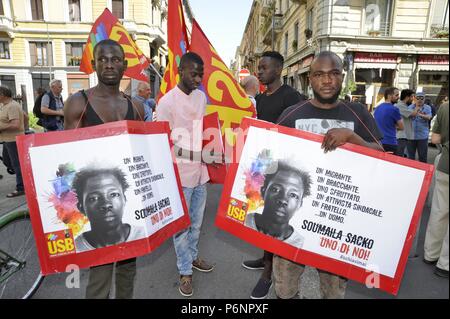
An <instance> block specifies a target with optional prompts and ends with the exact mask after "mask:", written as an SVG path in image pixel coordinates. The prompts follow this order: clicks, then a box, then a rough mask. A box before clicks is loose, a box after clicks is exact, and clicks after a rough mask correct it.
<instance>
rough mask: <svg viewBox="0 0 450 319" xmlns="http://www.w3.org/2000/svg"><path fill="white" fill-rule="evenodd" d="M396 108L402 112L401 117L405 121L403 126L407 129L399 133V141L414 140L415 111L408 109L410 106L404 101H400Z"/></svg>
mask: <svg viewBox="0 0 450 319" xmlns="http://www.w3.org/2000/svg"><path fill="white" fill-rule="evenodd" d="M395 106H396V107H398V109H399V111H400V115H401V116H402V119H403V126H404V127H405V128H404V129H403V130H400V131H397V139H399V138H406V139H407V140H412V139H413V138H414V130H413V123H412V118H411V114H412V113H413V111H414V110H410V109H408V105H406V103H405V102H403V101H398V103H397V104H395Z"/></svg>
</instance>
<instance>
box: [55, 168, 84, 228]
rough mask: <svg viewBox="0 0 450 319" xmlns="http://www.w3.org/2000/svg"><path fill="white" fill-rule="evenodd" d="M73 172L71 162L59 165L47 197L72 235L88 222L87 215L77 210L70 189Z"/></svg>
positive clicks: (76, 201)
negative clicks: (50, 191) (51, 191)
mask: <svg viewBox="0 0 450 319" xmlns="http://www.w3.org/2000/svg"><path fill="white" fill-rule="evenodd" d="M75 173H76V171H75V168H74V166H73V164H70V163H67V164H61V165H59V166H58V171H57V172H56V179H54V180H53V181H52V185H53V193H52V194H51V195H50V196H49V198H48V201H49V202H50V203H52V204H53V206H54V207H55V209H56V216H57V218H58V220H59V221H61V222H63V223H64V224H66V225H67V226H68V227H69V228H70V229H71V230H72V234H73V236H77V235H78V234H79V233H80V232H81V231H82V229H83V227H84V225H86V223H87V222H88V219H87V217H86V216H85V215H84V214H82V213H81V212H80V211H79V210H78V208H77V203H78V199H77V195H76V193H75V192H74V191H73V190H72V182H73V179H74V177H75Z"/></svg>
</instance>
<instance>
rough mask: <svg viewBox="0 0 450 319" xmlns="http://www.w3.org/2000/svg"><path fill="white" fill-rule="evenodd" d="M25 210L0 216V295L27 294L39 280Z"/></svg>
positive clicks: (40, 280)
mask: <svg viewBox="0 0 450 319" xmlns="http://www.w3.org/2000/svg"><path fill="white" fill-rule="evenodd" d="M40 271H41V268H40V266H39V259H38V254H37V250H36V244H35V240H34V236H33V230H32V228H31V221H30V216H29V214H28V212H27V211H21V212H12V213H7V214H6V215H3V216H1V217H0V298H7V299H18V298H22V299H26V298H31V296H32V295H33V294H34V292H35V291H36V290H37V289H38V288H39V285H40V284H41V282H42V280H43V278H44V277H43V276H42V275H41V273H40Z"/></svg>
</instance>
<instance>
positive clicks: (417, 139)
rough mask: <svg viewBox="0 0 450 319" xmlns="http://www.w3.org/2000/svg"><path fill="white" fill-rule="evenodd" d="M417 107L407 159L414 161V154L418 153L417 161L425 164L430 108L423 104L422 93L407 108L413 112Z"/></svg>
mask: <svg viewBox="0 0 450 319" xmlns="http://www.w3.org/2000/svg"><path fill="white" fill-rule="evenodd" d="M416 105H417V107H418V108H419V112H418V113H417V115H416V116H415V117H414V118H413V121H412V124H413V131H414V137H413V139H412V140H408V145H407V149H408V158H409V159H416V152H417V153H419V161H421V162H422V163H426V162H427V153H428V135H429V133H430V128H429V126H428V122H429V121H431V118H432V115H431V106H429V105H427V104H425V94H424V93H423V92H418V93H416V103H415V104H411V105H410V106H409V109H410V110H414V109H415V108H416Z"/></svg>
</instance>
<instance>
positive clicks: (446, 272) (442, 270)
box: [434, 267, 448, 278]
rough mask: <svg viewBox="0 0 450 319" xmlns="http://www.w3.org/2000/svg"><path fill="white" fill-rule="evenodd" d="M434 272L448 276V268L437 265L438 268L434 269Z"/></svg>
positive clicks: (440, 275) (444, 276)
mask: <svg viewBox="0 0 450 319" xmlns="http://www.w3.org/2000/svg"><path fill="white" fill-rule="evenodd" d="M434 274H435V275H437V276H439V277H443V278H448V270H445V269H441V268H438V267H436V269H435V270H434Z"/></svg>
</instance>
